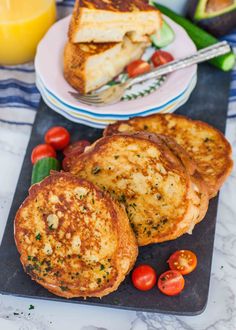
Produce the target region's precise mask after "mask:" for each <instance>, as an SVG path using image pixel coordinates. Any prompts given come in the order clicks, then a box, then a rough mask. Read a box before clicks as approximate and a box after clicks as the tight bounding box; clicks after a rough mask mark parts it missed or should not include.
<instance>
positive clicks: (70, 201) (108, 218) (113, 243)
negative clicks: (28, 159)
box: [15, 173, 138, 298]
mask: <svg viewBox="0 0 236 330" xmlns="http://www.w3.org/2000/svg"><path fill="white" fill-rule="evenodd" d="M15 241H16V245H17V248H18V251H19V253H20V255H21V256H20V259H21V263H22V265H23V267H24V269H25V271H26V272H27V273H28V274H29V275H30V276H31V278H32V279H33V280H35V281H36V282H38V283H39V284H41V285H42V286H43V287H45V288H46V289H48V290H49V291H50V292H52V293H54V294H56V295H58V296H62V297H65V298H72V297H84V298H86V297H102V296H104V295H107V294H108V293H110V292H112V291H114V290H116V289H117V288H118V286H119V284H120V283H121V282H122V281H123V280H124V278H125V275H126V274H127V273H128V272H129V271H130V270H131V268H132V267H133V264H134V262H135V260H136V257H137V253H138V250H137V243H136V239H135V237H134V234H133V232H132V230H131V228H130V225H129V221H128V219H127V216H126V213H125V211H124V210H123V209H122V207H121V206H120V205H119V204H118V203H116V202H115V201H114V200H112V198H111V197H110V196H109V195H108V194H106V193H104V192H102V191H101V190H100V189H99V188H98V187H96V186H94V185H93V184H92V183H90V182H88V181H86V180H83V179H79V178H76V177H73V176H71V175H70V174H69V173H53V174H52V175H51V176H49V177H47V178H46V179H45V180H43V181H42V182H41V183H39V184H36V185H34V186H33V187H32V188H31V189H30V191H29V197H27V198H26V200H25V201H24V203H23V204H22V206H21V207H20V209H19V210H18V212H17V214H16V218H15Z"/></svg>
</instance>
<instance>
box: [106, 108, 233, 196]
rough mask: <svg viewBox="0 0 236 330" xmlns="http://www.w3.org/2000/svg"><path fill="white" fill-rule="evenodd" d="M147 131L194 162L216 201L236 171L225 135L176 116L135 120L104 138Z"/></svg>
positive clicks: (110, 129)
mask: <svg viewBox="0 0 236 330" xmlns="http://www.w3.org/2000/svg"><path fill="white" fill-rule="evenodd" d="M140 130H146V131H150V132H152V133H157V134H165V135H168V136H170V137H172V138H173V139H174V140H175V141H176V142H177V143H178V144H179V145H180V146H182V147H183V148H184V149H185V150H186V151H187V153H188V154H189V156H190V157H191V159H193V160H194V161H195V163H196V164H197V167H198V171H199V173H200V174H201V176H202V178H203V179H204V181H205V182H206V184H207V186H208V191H209V196H210V198H212V197H214V196H215V195H216V194H217V192H218V190H219V189H220V187H221V186H222V184H223V183H224V181H225V180H226V178H227V177H228V176H229V174H230V173H231V170H232V167H233V161H232V149H231V146H230V144H229V142H228V141H227V140H226V138H225V137H224V135H223V134H222V133H221V132H220V131H219V130H217V129H216V128H214V127H212V126H210V125H208V124H207V123H204V122H202V121H197V120H191V119H190V118H187V117H185V116H181V115H175V114H157V115H151V116H147V117H136V118H132V119H130V120H128V121H120V122H117V123H115V124H112V125H109V126H108V127H107V128H106V129H105V131H104V136H106V135H112V134H117V133H120V132H125V131H127V132H134V131H140Z"/></svg>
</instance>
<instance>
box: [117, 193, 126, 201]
mask: <svg viewBox="0 0 236 330" xmlns="http://www.w3.org/2000/svg"><path fill="white" fill-rule="evenodd" d="M118 200H119V202H122V203H125V202H126V197H125V195H124V194H122V195H120V197H119V199H118Z"/></svg>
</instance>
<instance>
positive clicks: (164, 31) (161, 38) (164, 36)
mask: <svg viewBox="0 0 236 330" xmlns="http://www.w3.org/2000/svg"><path fill="white" fill-rule="evenodd" d="M174 39H175V33H174V31H173V29H172V28H171V27H170V26H169V24H167V23H166V21H163V24H162V27H161V29H160V30H159V31H157V33H156V34H153V35H151V40H152V43H153V44H154V46H155V47H157V48H163V47H166V46H168V45H169V44H171V43H172V42H173V41H174Z"/></svg>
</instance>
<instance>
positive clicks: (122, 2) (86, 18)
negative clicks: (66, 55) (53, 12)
mask: <svg viewBox="0 0 236 330" xmlns="http://www.w3.org/2000/svg"><path fill="white" fill-rule="evenodd" d="M161 24H162V19H161V14H160V12H159V11H158V10H157V9H156V8H154V7H152V6H150V5H148V3H147V2H146V1H145V0H131V1H130V0H95V1H94V0H77V1H76V3H75V8H74V12H73V16H72V20H71V24H70V29H69V38H70V41H71V42H73V43H77V42H98V43H99V42H120V41H122V40H123V38H124V36H125V35H126V34H127V35H128V36H130V38H131V40H132V41H134V42H142V41H145V40H147V39H148V37H149V36H150V35H151V34H153V33H155V32H156V31H157V30H158V29H160V27H161Z"/></svg>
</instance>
